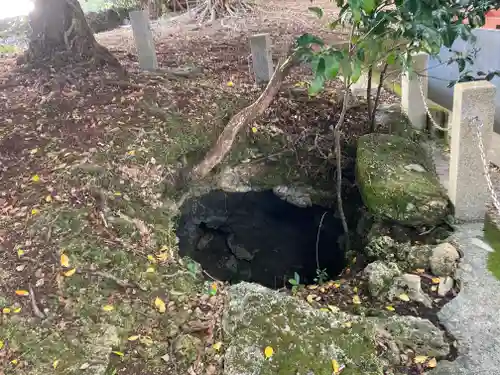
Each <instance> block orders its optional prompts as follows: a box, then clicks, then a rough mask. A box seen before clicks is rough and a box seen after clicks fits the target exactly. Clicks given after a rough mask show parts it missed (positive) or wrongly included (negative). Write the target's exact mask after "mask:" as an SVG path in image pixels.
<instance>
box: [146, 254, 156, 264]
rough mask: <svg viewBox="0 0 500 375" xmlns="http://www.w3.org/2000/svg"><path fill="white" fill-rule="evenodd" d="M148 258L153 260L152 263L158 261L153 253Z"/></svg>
mask: <svg viewBox="0 0 500 375" xmlns="http://www.w3.org/2000/svg"><path fill="white" fill-rule="evenodd" d="M148 260H149V261H150V262H151V263H156V258H155V257H154V256H152V255H151V254H148Z"/></svg>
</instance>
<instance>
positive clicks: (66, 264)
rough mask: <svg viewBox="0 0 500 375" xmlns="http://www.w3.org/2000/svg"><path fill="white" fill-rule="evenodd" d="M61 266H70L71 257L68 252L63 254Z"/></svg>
mask: <svg viewBox="0 0 500 375" xmlns="http://www.w3.org/2000/svg"><path fill="white" fill-rule="evenodd" d="M61 266H63V267H66V268H68V267H69V258H68V256H67V255H66V254H61Z"/></svg>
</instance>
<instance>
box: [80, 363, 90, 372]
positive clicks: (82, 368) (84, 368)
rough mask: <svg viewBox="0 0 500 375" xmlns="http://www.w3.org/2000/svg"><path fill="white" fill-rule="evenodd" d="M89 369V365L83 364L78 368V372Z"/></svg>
mask: <svg viewBox="0 0 500 375" xmlns="http://www.w3.org/2000/svg"><path fill="white" fill-rule="evenodd" d="M89 367H90V363H88V362H85V363H84V364H83V365H81V366H80V370H86V369H88V368H89Z"/></svg>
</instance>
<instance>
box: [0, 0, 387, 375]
mask: <svg viewBox="0 0 500 375" xmlns="http://www.w3.org/2000/svg"><path fill="white" fill-rule="evenodd" d="M315 3H320V2H318V1H316V2H315ZM321 3H322V4H323V5H325V6H326V7H327V10H328V12H329V13H331V14H333V13H335V8H333V7H332V3H331V2H330V1H327V0H323V1H321ZM316 5H318V4H316ZM308 6H310V2H309V1H305V0H304V1H291V0H286V1H280V2H279V3H276V4H274V3H267V5H266V6H265V7H264V6H262V7H261V8H259V9H260V10H259V12H258V13H256V15H253V16H249V17H246V18H245V19H228V20H224V23H223V25H221V24H220V23H214V24H213V25H208V26H200V25H196V24H194V25H193V24H192V25H186V24H185V23H184V22H183V21H182V19H178V18H177V19H175V20H174V21H172V20H170V21H168V20H160V21H158V22H157V23H156V24H155V25H156V26H155V27H154V34H155V39H156V45H157V52H158V60H159V64H160V67H161V68H176V69H179V68H182V69H190V68H192V67H195V68H196V69H197V70H200V71H201V73H200V74H197V75H191V76H190V77H188V78H181V77H178V76H176V75H171V74H170V75H161V74H160V75H152V74H146V73H142V72H140V71H139V69H138V63H137V58H136V56H135V53H134V49H133V43H132V35H131V31H130V29H126V28H123V29H118V30H115V31H112V32H107V33H103V34H101V35H98V40H99V41H100V42H101V43H102V44H104V45H105V46H107V47H108V48H110V50H111V51H112V52H113V53H115V55H116V56H117V57H118V58H119V59H120V61H121V63H122V64H123V65H124V66H125V67H126V68H127V70H128V71H129V73H130V74H129V81H126V82H124V81H123V80H120V79H118V78H117V76H116V75H115V73H114V72H112V71H108V70H105V69H104V70H102V69H100V70H92V69H89V68H88V67H86V66H83V65H80V66H71V67H67V68H66V69H65V70H63V71H57V72H56V71H53V70H51V69H40V70H36V71H33V70H31V71H19V70H18V67H17V66H16V65H15V58H13V57H10V58H4V59H3V60H2V61H1V63H0V123H1V127H0V142H1V145H0V171H1V172H0V215H1V217H0V223H1V224H0V309H2V314H1V315H0V374H2V375H3V374H32V375H36V374H48V373H56V374H76V373H82V371H84V370H86V369H94V370H95V372H94V373H97V371H98V370H97V369H99V368H100V367H99V366H102V363H107V362H106V361H105V359H107V358H108V357H109V356H110V357H111V362H110V363H109V365H107V364H106V368H105V372H99V373H105V374H107V375H111V374H113V375H114V374H127V375H133V374H137V375H139V374H141V375H148V374H179V375H180V374H182V375H184V374H190V375H192V374H206V375H212V374H220V373H221V364H222V355H223V353H224V343H223V342H221V340H222V337H221V328H220V317H221V312H222V309H223V305H224V298H225V292H224V288H225V286H224V284H223V283H220V282H212V281H209V280H207V278H206V277H204V276H206V275H202V271H201V270H199V269H198V268H197V267H196V265H195V264H194V263H191V262H189V261H187V260H183V259H180V258H179V257H178V256H177V239H176V236H175V223H176V217H175V215H173V214H172V212H171V211H170V210H169V209H168V207H165V205H164V200H165V197H164V193H165V181H166V180H167V181H168V179H169V178H171V177H172V176H173V175H174V173H175V170H176V168H178V165H179V159H180V157H181V156H182V155H186V154H190V153H194V154H197V155H199V154H203V152H205V151H206V150H207V149H208V147H209V146H210V145H211V144H212V143H213V141H214V140H215V139H216V138H217V136H218V135H219V134H220V132H221V130H222V128H223V127H224V125H225V124H226V123H227V122H228V121H229V119H230V118H231V116H232V115H234V114H235V113H236V112H237V111H238V110H239V109H241V108H243V107H244V106H246V105H248V104H249V103H251V102H252V101H253V100H255V99H256V98H257V96H258V95H259V93H260V92H261V88H259V87H257V86H255V84H254V83H253V77H252V74H251V70H250V67H249V55H250V48H249V42H248V38H249V35H251V34H252V33H255V32H269V33H270V34H271V38H272V40H273V57H274V58H275V63H276V62H277V60H278V59H279V57H281V56H283V55H284V54H285V53H286V51H287V49H288V46H289V45H290V43H291V42H292V41H293V40H294V38H296V37H297V36H299V35H300V34H302V33H304V32H311V31H312V32H316V33H320V34H321V35H323V36H324V37H325V38H326V39H328V40H329V41H335V40H341V39H342V38H343V34H342V33H334V32H331V31H328V30H327V29H326V28H324V27H320V25H319V24H318V22H317V21H316V20H315V18H314V15H310V14H308V13H307V7H308ZM308 74H309V71H308V69H307V68H306V67H298V68H296V69H294V71H293V73H292V74H291V75H290V76H289V77H288V79H287V81H286V84H285V85H284V88H283V90H282V92H281V93H280V95H279V97H278V98H277V99H276V101H275V102H274V103H273V105H272V106H271V108H270V109H269V110H268V111H267V112H266V114H265V116H264V117H263V118H262V119H260V120H259V121H258V122H257V123H256V124H253V126H254V127H255V128H256V131H252V130H251V129H250V128H249V129H246V130H245V132H244V134H243V135H242V137H241V139H245V141H247V142H248V141H249V142H254V141H255V142H257V141H265V140H266V139H269V138H272V137H273V134H276V133H279V134H281V135H283V134H284V135H285V137H284V138H285V139H288V140H290V142H289V143H288V145H287V147H290V148H291V149H293V145H294V144H295V145H296V144H297V142H310V143H311V144H316V145H317V144H318V142H319V147H315V148H311V151H310V153H309V155H307V156H306V157H304V158H300V159H298V164H299V166H300V167H303V168H305V169H306V170H307V171H309V172H310V173H316V174H321V171H322V168H329V165H328V162H325V157H324V155H323V153H324V150H325V149H326V150H328V149H331V146H332V144H333V137H332V135H331V128H330V127H331V126H332V125H333V124H334V123H335V120H336V118H337V116H338V115H339V100H337V99H338V93H337V88H338V84H335V83H332V84H331V86H330V87H329V89H328V90H327V91H326V92H325V93H323V94H321V95H320V96H318V97H316V98H309V97H308V96H307V95H306V94H305V89H304V86H305V81H307V79H308V78H310V77H309V76H308ZM311 124H314V126H315V127H316V131H311V130H310V129H311ZM347 127H348V128H349V129H350V132H349V134H346V142H348V141H349V137H350V135H356V134H357V135H359V134H362V133H363V132H365V131H366V127H367V121H366V118H365V115H364V114H363V113H361V112H356V111H350V113H348V116H347ZM315 133H318V134H319V135H320V136H319V139H316V138H315V136H314V134H315ZM267 151H268V152H270V153H272V152H273V150H267ZM274 151H279V150H274ZM248 156H249V155H248V152H247V151H246V150H245V149H244V150H242V151H241V152H239V153H236V154H231V156H230V158H229V159H228V160H227V161H226V162H227V163H231V162H236V161H238V160H244V159H245V158H247V157H248ZM317 160H322V162H320V163H318V164H315V163H316V162H317ZM326 160H328V155H327V157H326ZM311 171H313V172H311ZM314 171H315V172H314ZM332 285H333V284H332ZM353 288H357V286H355V285H354V284H353V286H352V288H349V291H348V292H347V294H346V295H347V296H350V293H352V290H353ZM304 298H307V296H306V295H304ZM348 298H351V297H348ZM343 300H347V299H345V298H344V299H343ZM324 301H325V303H327V302H328V303H331V301H332V298H330V297H328V298H327V297H325V299H324ZM396 308H397V306H396ZM103 332H106V334H104V335H103Z"/></svg>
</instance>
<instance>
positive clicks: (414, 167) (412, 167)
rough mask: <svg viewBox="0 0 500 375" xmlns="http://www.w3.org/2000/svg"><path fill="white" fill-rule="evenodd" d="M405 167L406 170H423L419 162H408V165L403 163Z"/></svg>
mask: <svg viewBox="0 0 500 375" xmlns="http://www.w3.org/2000/svg"><path fill="white" fill-rule="evenodd" d="M405 169H406V170H407V171H414V172H421V173H423V172H425V168H424V167H422V166H421V165H420V164H408V165H405Z"/></svg>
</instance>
